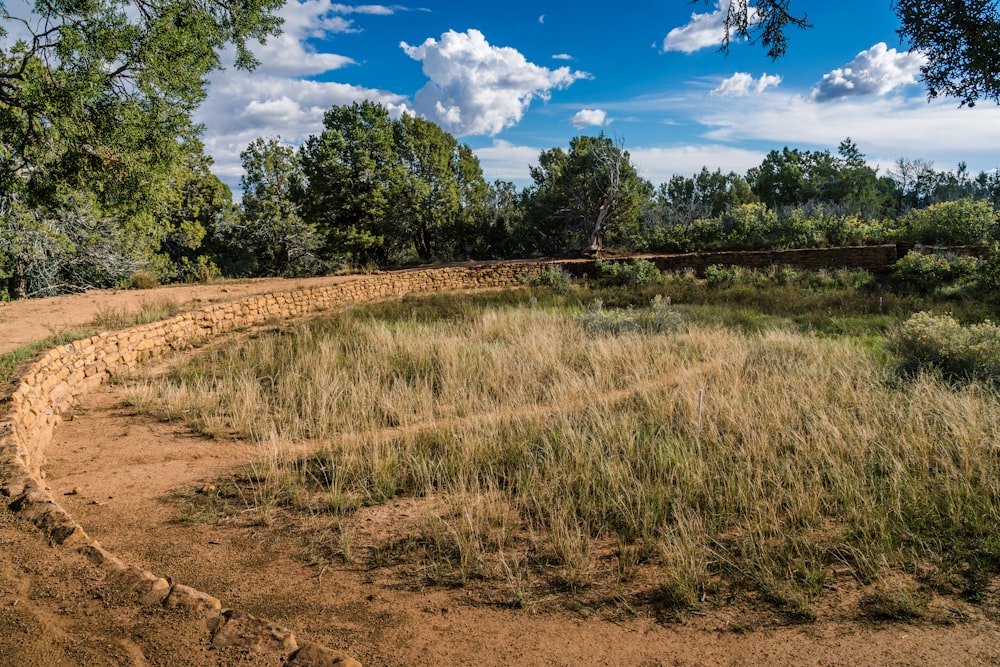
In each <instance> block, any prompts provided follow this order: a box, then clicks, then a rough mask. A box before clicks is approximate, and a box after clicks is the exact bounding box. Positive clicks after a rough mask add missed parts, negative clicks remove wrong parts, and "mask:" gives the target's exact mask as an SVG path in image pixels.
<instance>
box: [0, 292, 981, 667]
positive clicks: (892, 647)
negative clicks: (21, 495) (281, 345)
mask: <svg viewBox="0 0 1000 667" xmlns="http://www.w3.org/2000/svg"><path fill="white" fill-rule="evenodd" d="M320 280H321V281H323V280H326V281H330V280H334V279H320ZM310 282H311V281H302V280H296V281H255V282H251V283H245V284H225V285H210V286H191V287H178V288H162V289H161V290H157V291H156V292H155V296H156V297H157V298H158V297H159V296H160V295H162V294H164V293H166V294H167V295H168V296H169V298H171V299H175V300H177V301H178V302H184V303H186V302H192V300H194V299H198V300H200V302H203V303H209V302H211V301H213V300H220V299H228V298H234V297H241V296H245V295H248V294H251V293H257V292H264V291H275V290H281V289H289V288H293V287H299V286H306V285H308V284H310ZM153 296H154V293H153V292H150V291H146V292H139V291H136V292H117V293H111V292H108V293H88V294H83V295H77V296H72V297H59V298H57V299H47V300H39V301H33V302H19V303H14V304H8V305H6V306H4V307H2V308H0V351H4V350H9V349H12V348H13V347H15V346H16V345H20V344H23V343H25V342H28V341H29V340H34V339H38V338H44V337H46V336H48V335H50V334H51V333H52V329H53V328H55V329H56V330H57V331H58V329H59V328H68V327H72V326H79V325H83V324H85V323H86V322H88V321H89V320H90V319H91V318H92V317H93V315H94V313H95V312H97V311H98V310H99V309H101V308H108V307H116V308H120V307H129V308H132V307H136V308H137V307H138V305H139V304H140V303H141V302H142V301H143V300H144V299H145V300H148V299H150V298H152V297H153ZM118 392H119V389H118V388H116V387H104V388H102V389H101V390H99V391H97V392H95V393H94V394H92V395H91V396H89V397H87V398H86V400H84V401H83V403H82V404H81V405H80V406H79V407H78V408H77V409H76V410H75V411H74V412H73V414H72V415H67V419H66V421H64V422H63V423H62V424H61V425H60V426H59V427H58V428H57V430H56V433H55V437H54V440H53V443H52V446H51V447H50V448H49V450H48V461H47V464H46V466H45V468H46V472H47V482H48V484H49V485H50V486H51V488H52V491H53V494H54V495H55V496H56V497H57V498H58V499H59V500H60V502H62V504H63V505H64V506H65V507H66V508H67V510H69V511H70V512H71V513H72V514H73V515H74V516H75V517H76V518H77V519H78V520H79V521H80V522H81V524H83V526H84V528H85V529H86V530H87V532H88V533H89V534H90V535H92V536H94V537H96V538H97V539H98V540H100V541H101V543H102V544H103V545H104V546H105V548H107V549H109V550H110V551H111V552H113V553H115V554H116V555H118V556H119V557H120V558H121V559H122V560H124V561H125V562H126V563H131V564H135V565H139V566H141V567H144V568H146V569H149V570H150V571H152V572H154V573H156V574H157V575H159V576H165V577H169V578H171V579H173V580H175V581H178V582H181V583H184V584H187V585H190V586H193V587H195V588H197V589H199V590H203V591H205V592H208V593H211V594H212V595H215V596H216V597H218V598H220V599H221V600H222V602H223V605H224V606H226V607H231V608H235V609H239V610H242V611H246V612H249V613H252V614H255V615H258V616H261V617H263V618H266V619H268V620H271V621H274V622H277V623H280V624H282V625H284V626H287V627H289V628H291V629H293V630H294V631H295V633H296V636H297V637H298V639H299V641H300V643H301V642H303V641H316V642H320V643H322V644H325V645H326V646H329V647H331V648H339V649H342V650H344V651H345V652H347V653H349V654H351V655H353V656H354V657H355V658H357V659H358V660H360V661H361V662H362V663H364V664H366V665H470V664H475V665H570V664H598V665H601V664H603V665H623V664H634V665H751V664H787V665H996V664H1000V623H998V622H997V619H998V618H1000V595H998V591H997V589H996V588H995V587H994V588H991V589H990V590H989V591H988V592H987V600H986V602H985V603H984V604H981V605H978V606H971V605H966V604H964V603H961V602H958V601H955V600H952V599H947V600H945V599H942V600H938V601H935V602H934V603H933V604H932V605H931V609H932V613H931V614H930V618H931V619H932V620H929V621H922V622H920V623H917V624H912V625H904V624H897V623H873V622H870V621H867V620H861V619H859V616H858V612H857V604H856V603H857V599H856V592H855V591H853V589H852V587H851V586H850V582H844V583H843V585H841V582H839V581H838V582H837V584H838V586H837V587H836V588H837V589H838V590H835V591H831V594H830V596H829V599H828V600H826V601H824V602H823V604H822V608H821V609H820V610H819V620H818V621H816V622H813V623H809V624H803V625H790V624H784V623H782V622H781V621H776V620H775V619H774V617H773V616H768V615H767V614H762V613H760V611H759V610H756V609H754V608H752V607H748V606H737V605H727V604H725V603H724V602H723V601H718V603H717V604H712V601H709V603H708V604H706V605H705V608H704V615H687V616H685V617H684V618H683V619H682V620H681V621H680V622H672V621H668V620H664V619H658V618H657V616H656V614H654V613H652V612H651V611H649V610H647V609H643V608H637V609H635V610H633V612H631V613H622V610H621V609H620V608H615V607H608V608H592V607H573V606H572V605H560V604H558V601H556V602H555V603H551V604H537V605H536V604H528V605H526V606H525V607H523V608H513V607H511V606H509V605H502V604H496V603H495V602H493V601H491V598H490V596H489V595H488V594H485V593H484V592H483V591H482V590H481V589H479V588H476V587H471V588H444V587H431V588H421V587H419V586H414V585H413V580H412V578H407V577H406V576H405V575H404V573H403V572H402V571H401V569H400V568H392V567H379V568H375V567H372V566H371V564H370V563H369V562H367V561H365V560H364V559H362V558H355V559H353V560H352V561H351V562H349V563H346V564H344V563H340V562H339V561H336V560H329V559H316V558H314V557H313V552H312V549H313V546H314V544H313V541H314V539H315V536H314V535H312V534H311V531H312V530H313V529H314V528H315V527H316V524H315V523H313V522H311V520H310V518H309V517H302V516H292V515H289V514H284V513H282V512H281V511H280V510H279V511H275V512H272V513H268V514H262V513H260V512H256V511H248V512H246V513H243V512H241V511H236V512H230V514H229V518H225V519H212V518H211V517H209V518H206V519H203V520H197V521H191V520H186V518H187V517H188V515H189V514H190V513H191V511H192V508H193V507H194V506H193V505H192V504H191V503H188V502H186V501H185V498H191V497H192V494H195V493H196V491H197V490H198V489H200V488H202V487H205V486H206V485H210V484H214V483H215V482H216V480H218V479H219V478H220V477H223V478H224V477H227V476H231V475H233V474H235V473H236V472H237V471H239V470H240V469H241V467H242V466H243V465H244V464H245V463H247V462H249V461H253V460H254V459H256V458H257V457H259V456H261V455H263V453H262V452H259V451H257V449H256V448H255V446H253V445H250V444H247V443H243V442H239V441H233V440H226V439H219V440H211V439H206V438H202V437H198V436H195V435H193V434H191V433H190V432H189V431H188V430H187V429H186V428H185V427H184V426H183V425H181V424H176V423H164V422H159V421H157V420H155V419H152V418H149V417H145V416H141V415H136V414H134V411H132V410H131V409H130V408H128V407H125V406H124V404H123V402H122V400H121V397H120V394H119V393H118ZM421 502H422V501H411V500H398V501H395V502H391V503H389V504H388V505H386V506H383V507H380V508H370V509H368V510H364V512H367V514H359V516H358V520H359V521H360V522H362V524H364V523H366V522H367V523H368V524H369V529H368V532H370V533H371V534H376V533H379V532H382V533H384V532H390V533H391V532H392V531H402V530H405V527H406V525H407V523H408V522H410V521H412V520H413V519H414V517H416V516H419V515H420V514H421V513H422V512H426V510H427V508H426V507H422V506H421ZM363 542H364V540H363V539H361V540H359V544H358V547H357V548H358V549H359V550H360V549H363V548H364V544H363ZM550 602H551V601H550ZM208 640H209V636H208V633H207V631H206V629H205V627H204V623H203V621H201V620H200V619H198V618H195V617H191V616H187V615H185V614H184V613H182V612H179V611H174V610H161V609H143V608H140V607H138V606H137V605H135V604H134V603H132V602H131V601H130V600H128V599H127V598H125V597H124V596H122V595H121V594H119V593H118V592H117V591H115V590H114V589H113V588H111V587H109V585H108V584H107V583H106V582H104V581H103V580H102V575H101V574H100V573H99V572H98V571H97V570H96V569H95V568H93V567H92V566H90V565H89V564H88V563H87V562H86V561H84V560H83V559H82V558H80V557H78V556H76V555H74V554H72V553H69V552H66V551H64V550H62V549H59V548H53V547H51V546H49V545H48V544H46V543H45V540H44V538H43V537H42V536H41V534H40V533H39V532H38V531H37V530H36V529H35V528H34V527H33V526H31V525H29V524H26V523H24V522H22V521H20V520H19V519H18V518H17V517H16V516H14V515H12V514H11V513H10V512H9V511H8V510H7V508H6V507H0V665H55V664H64V665H88V666H91V665H181V666H183V665H250V664H252V665H258V664H259V665H265V664H276V663H275V657H274V655H273V654H258V653H254V652H252V651H249V652H248V651H240V650H235V649H227V650H221V651H220V650H217V649H213V648H211V647H210V646H209V641H208Z"/></svg>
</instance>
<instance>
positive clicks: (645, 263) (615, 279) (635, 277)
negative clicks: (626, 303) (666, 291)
mask: <svg viewBox="0 0 1000 667" xmlns="http://www.w3.org/2000/svg"><path fill="white" fill-rule="evenodd" d="M594 267H595V269H596V270H597V273H596V276H595V279H596V282H597V283H598V284H599V285H603V286H609V287H641V286H644V285H655V284H656V283H657V282H659V281H660V278H661V276H662V274H661V273H660V270H659V269H658V268H656V264H654V263H653V262H651V261H649V260H648V259H642V258H638V259H633V260H631V261H628V262H615V261H605V260H601V259H599V260H597V261H596V262H595V264H594Z"/></svg>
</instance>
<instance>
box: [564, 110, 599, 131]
mask: <svg viewBox="0 0 1000 667" xmlns="http://www.w3.org/2000/svg"><path fill="white" fill-rule="evenodd" d="M607 118H608V113H607V112H606V111H604V110H603V109H581V110H580V111H577V112H576V114H575V115H574V116H573V118H571V119H570V122H571V123H573V127H575V128H577V129H579V128H582V127H590V126H592V125H596V126H598V127H602V126H604V125H605V124H607V122H608V120H607Z"/></svg>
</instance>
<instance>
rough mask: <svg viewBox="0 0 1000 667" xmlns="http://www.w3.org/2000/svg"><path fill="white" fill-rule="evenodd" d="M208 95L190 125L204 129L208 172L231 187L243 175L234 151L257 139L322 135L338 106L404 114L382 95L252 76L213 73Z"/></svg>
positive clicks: (402, 103)
mask: <svg viewBox="0 0 1000 667" xmlns="http://www.w3.org/2000/svg"><path fill="white" fill-rule="evenodd" d="M210 90H211V94H210V95H209V97H208V99H207V100H206V101H205V103H204V104H202V106H201V108H199V109H198V111H197V113H196V114H195V120H196V121H197V122H200V123H204V124H205V126H206V132H205V136H204V142H205V149H206V152H207V153H208V154H209V155H211V156H212V157H213V158H214V159H215V166H214V167H213V168H212V171H213V172H215V173H216V174H217V175H218V176H219V177H220V178H222V179H223V180H224V181H226V182H227V183H229V185H230V186H231V187H235V186H236V185H237V184H238V182H239V177H240V175H241V174H242V173H243V168H242V165H241V162H240V152H241V151H243V149H244V148H246V146H247V144H248V143H250V142H251V141H253V140H254V139H256V138H257V137H268V136H275V135H281V137H282V138H283V139H284V140H285V141H287V142H289V143H292V144H298V143H300V142H301V141H302V140H304V139H305V138H306V137H308V136H309V135H312V134H318V133H319V132H322V131H323V114H324V113H325V112H326V111H327V110H328V109H329V108H330V107H331V106H334V105H339V104H351V103H352V102H358V101H361V100H373V101H376V102H381V103H382V104H383V105H385V106H386V107H387V108H388V109H390V111H391V112H392V113H393V114H394V115H397V116H398V115H399V114H400V113H403V112H404V111H405V110H406V109H407V106H406V105H407V100H406V98H405V97H403V96H402V95H396V94H393V93H389V92H386V91H381V90H374V89H371V88H364V87H361V86H352V85H349V84H344V83H324V82H318V81H303V80H294V79H289V78H283V77H279V76H268V75H261V74H259V73H257V72H254V73H248V72H242V71H233V70H226V71H225V72H217V73H215V74H214V75H213V77H212V82H211V87H210Z"/></svg>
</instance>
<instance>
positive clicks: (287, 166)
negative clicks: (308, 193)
mask: <svg viewBox="0 0 1000 667" xmlns="http://www.w3.org/2000/svg"><path fill="white" fill-rule="evenodd" d="M240 159H241V160H242V161H243V171H244V174H243V176H241V177H240V185H241V187H242V189H243V214H242V216H240V219H239V221H238V222H236V223H235V224H232V225H229V226H228V227H227V228H226V229H225V230H224V232H223V239H224V241H225V243H226V245H228V246H230V247H231V248H232V250H234V251H235V252H236V254H237V255H238V257H236V258H233V259H231V260H230V262H229V264H230V268H231V269H236V271H237V272H238V273H240V274H243V275H306V274H310V273H315V272H317V271H318V270H319V269H320V268H321V267H322V262H321V261H320V259H319V251H320V248H321V246H322V240H321V238H320V236H319V234H318V233H317V231H316V227H315V225H312V224H309V223H307V222H306V221H305V220H303V219H302V216H301V215H300V213H301V208H302V201H303V199H304V197H305V189H306V181H305V173H304V172H303V169H302V163H301V161H300V157H299V154H298V153H297V152H296V151H295V149H293V148H292V147H291V146H287V145H285V144H283V143H281V139H280V137H272V138H270V139H263V138H258V139H255V140H254V141H252V142H251V143H250V145H249V146H247V147H246V149H245V150H244V151H243V152H242V153H240Z"/></svg>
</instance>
